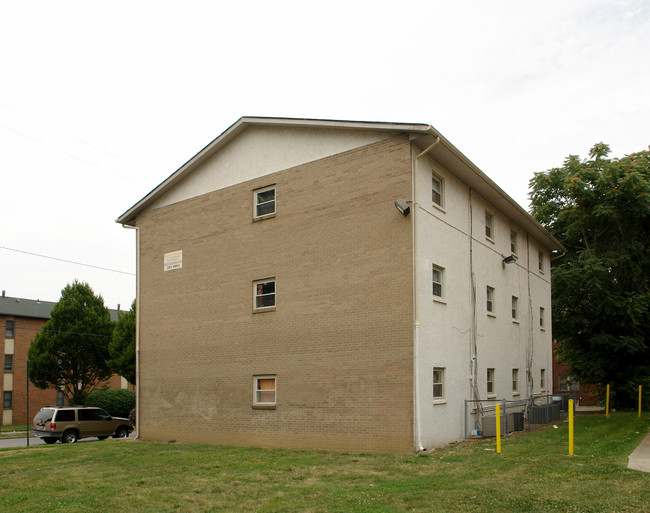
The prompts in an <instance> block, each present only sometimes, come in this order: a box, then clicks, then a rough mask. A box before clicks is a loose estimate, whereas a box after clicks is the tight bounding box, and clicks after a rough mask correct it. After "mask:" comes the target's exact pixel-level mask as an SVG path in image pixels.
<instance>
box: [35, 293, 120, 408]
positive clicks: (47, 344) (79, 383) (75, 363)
mask: <svg viewBox="0 0 650 513" xmlns="http://www.w3.org/2000/svg"><path fill="white" fill-rule="evenodd" d="M112 333H113V321H111V316H110V313H109V311H108V309H107V308H106V307H105V306H104V300H103V299H102V298H101V296H96V295H95V294H94V293H93V290H92V289H91V288H90V286H89V285H88V284H87V283H79V282H78V281H76V280H75V282H74V283H73V284H72V285H70V284H68V285H67V286H66V287H65V288H64V289H63V290H62V291H61V299H60V300H59V302H58V303H57V304H56V305H54V308H53V309H52V313H51V317H50V319H49V320H48V321H47V322H46V323H45V325H44V326H43V328H42V330H41V332H40V333H38V334H37V335H36V338H35V339H34V342H33V343H32V345H31V347H30V348H29V363H30V368H29V369H30V379H31V381H32V383H34V385H35V386H36V387H38V388H41V389H46V388H56V389H57V390H62V391H63V394H64V396H65V398H66V399H67V400H68V402H69V403H73V404H83V403H84V400H85V398H86V396H87V395H88V394H89V393H90V392H92V391H93V390H94V389H96V388H97V387H98V386H99V385H101V384H102V383H103V382H105V381H106V380H107V379H108V378H109V377H110V376H111V370H110V369H109V367H108V365H107V364H106V361H107V360H108V357H109V354H108V344H109V341H110V339H111V335H112Z"/></svg>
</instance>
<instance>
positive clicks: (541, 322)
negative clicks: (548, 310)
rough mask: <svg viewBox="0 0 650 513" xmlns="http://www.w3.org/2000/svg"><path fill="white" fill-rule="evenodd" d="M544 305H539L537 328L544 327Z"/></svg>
mask: <svg viewBox="0 0 650 513" xmlns="http://www.w3.org/2000/svg"><path fill="white" fill-rule="evenodd" d="M544 323H545V321H544V307H541V306H540V307H539V329H541V330H543V329H545V328H546V326H545V325H544Z"/></svg>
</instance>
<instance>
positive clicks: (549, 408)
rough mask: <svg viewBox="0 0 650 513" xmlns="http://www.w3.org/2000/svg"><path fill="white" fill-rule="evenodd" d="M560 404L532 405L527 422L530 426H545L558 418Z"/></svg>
mask: <svg viewBox="0 0 650 513" xmlns="http://www.w3.org/2000/svg"><path fill="white" fill-rule="evenodd" d="M560 407H561V404H560V403H554V404H543V405H541V406H537V405H533V406H531V407H530V412H529V416H528V417H529V422H530V423H531V424H547V423H548V422H553V421H554V420H558V419H559V418H560Z"/></svg>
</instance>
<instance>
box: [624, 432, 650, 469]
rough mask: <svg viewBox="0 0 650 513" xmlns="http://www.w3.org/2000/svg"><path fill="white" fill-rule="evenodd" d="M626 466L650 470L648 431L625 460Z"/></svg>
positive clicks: (649, 437) (649, 438) (649, 436)
mask: <svg viewBox="0 0 650 513" xmlns="http://www.w3.org/2000/svg"><path fill="white" fill-rule="evenodd" d="M627 468H631V469H633V470H641V471H643V472H650V433H648V435H647V436H646V437H645V438H644V439H643V442H641V444H640V445H639V446H638V447H637V448H636V449H634V452H633V453H632V454H630V457H629V458H628V460H627Z"/></svg>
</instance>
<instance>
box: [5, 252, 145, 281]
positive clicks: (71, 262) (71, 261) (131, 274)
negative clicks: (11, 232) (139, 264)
mask: <svg viewBox="0 0 650 513" xmlns="http://www.w3.org/2000/svg"><path fill="white" fill-rule="evenodd" d="M0 249H6V250H7V251H14V252H16V253H23V254H25V255H31V256H37V257H40V258H47V259H49V260H57V261H59V262H66V263H68V264H75V265H82V266H84V267H92V268H93V269H100V270H102V271H110V272H112V273H120V274H128V275H129V276H135V273H130V272H127V271H119V270H117V269H110V268H108V267H100V266H98V265H92V264H84V263H83V262H75V261H73V260H66V259H65V258H57V257H53V256H48V255H41V254H39V253H32V252H31V251H24V250H22V249H15V248H8V247H6V246H0Z"/></svg>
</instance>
